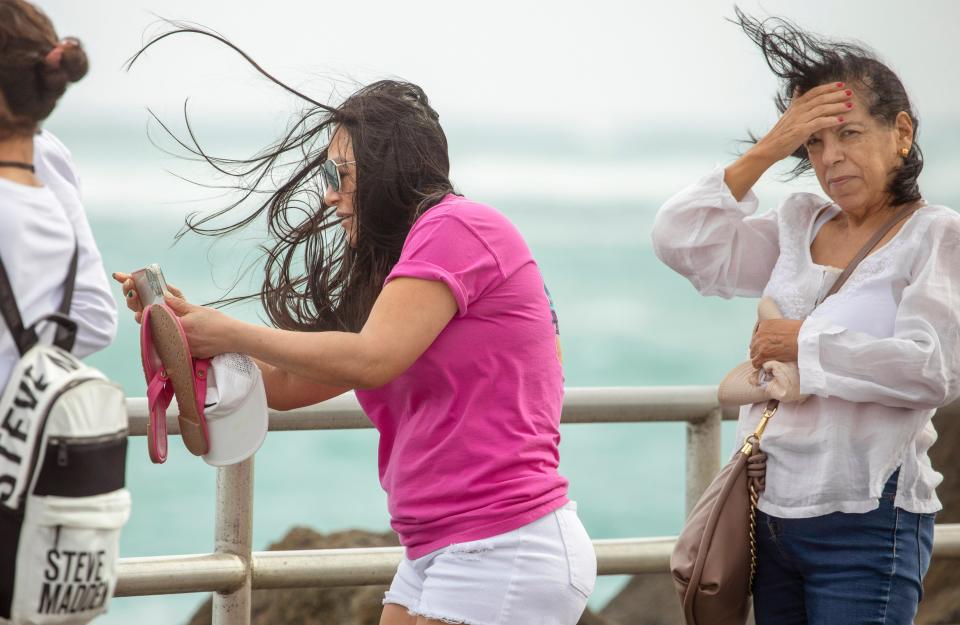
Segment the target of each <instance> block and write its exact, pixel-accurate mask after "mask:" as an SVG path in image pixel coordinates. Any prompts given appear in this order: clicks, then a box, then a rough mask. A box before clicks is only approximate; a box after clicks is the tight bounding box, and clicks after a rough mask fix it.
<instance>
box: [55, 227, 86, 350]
mask: <svg viewBox="0 0 960 625" xmlns="http://www.w3.org/2000/svg"><path fill="white" fill-rule="evenodd" d="M79 252H80V244H79V242H78V241H77V240H76V239H74V241H73V257H72V258H71V259H70V267H69V269H67V279H66V281H65V282H64V283H63V299H61V300H60V308H59V310H58V312H59V313H60V314H61V315H62V316H63V317H66V318H68V319H69V317H70V303H71V302H72V301H73V289H74V287H75V286H76V283H77V261H78V256H79ZM76 340H77V324H75V323H74V324H73V325H72V327H71V326H70V325H69V324H57V334H56V336H54V338H53V344H54V345H56V346H57V347H59V348H60V349H62V350H64V351H67V352H69V351H72V350H73V344H74V343H75V342H76Z"/></svg>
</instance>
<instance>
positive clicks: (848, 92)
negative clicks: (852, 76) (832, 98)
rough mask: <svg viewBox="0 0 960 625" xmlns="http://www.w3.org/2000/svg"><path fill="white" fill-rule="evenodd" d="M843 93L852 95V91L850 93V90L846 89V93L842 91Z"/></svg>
mask: <svg viewBox="0 0 960 625" xmlns="http://www.w3.org/2000/svg"><path fill="white" fill-rule="evenodd" d="M844 93H845V94H847V95H853V91H851V90H850V89H847V90H846V91H844Z"/></svg>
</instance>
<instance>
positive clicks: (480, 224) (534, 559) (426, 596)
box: [118, 31, 596, 625]
mask: <svg viewBox="0 0 960 625" xmlns="http://www.w3.org/2000/svg"><path fill="white" fill-rule="evenodd" d="M193 32H197V31H193ZM200 32H202V33H203V34H209V33H206V32H205V31H200ZM150 45H152V44H150ZM148 47H149V45H148ZM298 95H301V97H304V98H305V99H307V100H308V101H310V102H311V104H312V105H313V107H314V108H311V109H310V110H309V111H308V112H307V113H306V114H305V115H304V116H303V117H302V118H301V119H299V120H298V121H297V123H295V124H294V125H293V126H292V131H291V132H290V133H289V134H288V135H287V136H286V137H285V138H284V139H283V140H282V141H281V142H280V143H279V144H277V145H276V146H274V147H273V148H272V149H270V150H268V151H267V152H265V153H264V155H263V156H260V157H258V158H256V159H254V160H252V161H249V162H247V163H245V164H244V165H245V167H246V169H247V170H248V173H249V172H253V174H254V175H255V177H256V184H255V185H253V186H252V187H250V188H248V190H253V188H255V189H256V190H257V191H258V192H262V191H266V196H265V197H266V198H267V199H266V200H265V201H263V202H262V204H260V207H259V210H257V211H256V213H255V214H254V215H252V216H247V217H246V218H245V219H244V220H243V221H242V222H240V223H239V224H237V225H236V226H234V227H232V228H227V229H218V230H215V231H213V233H216V234H219V233H222V232H225V231H232V230H234V229H236V228H239V227H242V226H243V225H246V224H248V223H250V222H251V221H253V220H254V219H256V218H257V217H259V216H261V215H264V214H265V217H266V219H267V221H268V223H269V225H270V228H271V230H270V232H271V234H273V235H274V236H275V242H274V244H273V247H272V249H270V250H269V253H268V254H267V261H266V265H267V266H266V272H265V275H266V278H265V281H264V284H263V288H262V290H261V293H260V297H261V299H262V301H263V303H264V306H265V309H266V312H267V314H268V315H269V317H270V320H271V321H272V322H273V324H274V325H275V326H276V327H275V328H268V327H263V326H258V325H253V324H249V323H244V322H242V321H239V320H236V319H232V318H230V317H228V316H227V315H225V314H224V313H222V312H220V311H218V310H215V309H213V308H204V307H200V306H193V305H191V304H188V303H187V302H186V301H185V300H183V299H182V298H178V297H169V298H168V299H167V301H168V304H169V305H170V306H171V307H172V308H173V309H174V310H175V311H177V313H178V314H179V315H180V316H181V317H180V318H181V321H182V324H183V327H184V330H185V331H186V333H187V336H188V338H189V341H190V347H191V350H192V352H193V354H194V356H196V357H206V356H213V355H216V354H220V353H224V352H242V353H247V354H249V355H251V356H252V357H254V358H255V359H256V360H257V361H258V364H259V365H260V368H261V370H262V372H263V378H264V381H265V384H266V390H267V397H268V402H269V404H270V406H271V407H273V408H275V409H280V410H288V409H291V408H296V407H299V406H306V405H310V404H315V403H317V402H321V401H323V400H326V399H329V398H331V397H334V396H336V395H339V394H341V393H344V392H346V391H347V390H351V389H355V390H356V393H357V398H358V399H359V401H360V403H361V405H362V406H363V409H364V410H365V412H366V413H367V415H368V416H369V417H370V420H371V421H372V422H373V423H374V425H375V426H376V428H377V430H378V431H379V432H380V450H379V468H380V481H381V484H382V486H383V488H384V490H385V491H386V492H387V501H388V507H389V511H390V517H391V524H392V526H393V528H394V529H395V530H396V532H397V533H398V534H399V536H400V541H401V543H402V544H403V545H404V547H405V549H406V557H405V558H404V560H403V562H402V563H401V565H400V567H399V569H398V571H397V574H396V577H395V578H394V581H393V584H392V585H391V587H390V590H389V591H388V592H387V594H386V597H385V599H384V606H385V607H384V610H383V615H382V618H381V625H400V624H411V625H413V624H418V625H422V624H428V623H448V622H456V623H471V624H473V625H494V624H503V625H507V624H524V625H525V624H527V623H543V624H556V625H573V624H574V623H576V622H577V620H578V619H579V617H580V614H581V613H582V611H583V609H584V606H585V605H586V601H587V598H588V596H589V595H590V593H591V592H592V590H593V585H594V581H595V578H596V558H595V555H594V552H593V546H592V543H591V542H590V540H589V538H588V536H587V533H586V531H585V530H584V528H583V526H582V524H581V523H580V521H579V519H578V518H577V514H576V511H575V510H576V508H575V505H574V504H573V503H572V502H570V501H569V500H568V499H567V481H566V479H564V478H563V477H562V476H561V475H560V474H559V473H558V471H557V467H558V464H559V454H558V450H557V445H558V443H559V439H560V436H559V424H560V410H561V403H562V397H563V375H562V369H561V363H560V359H559V352H558V347H557V335H556V324H555V322H554V318H553V314H552V311H551V305H550V302H549V297H548V295H547V293H546V291H545V288H544V283H543V278H542V277H541V275H540V271H539V268H538V267H537V264H536V262H535V261H534V259H533V257H532V256H531V253H530V250H529V249H528V247H527V245H526V243H525V242H524V240H523V238H522V237H521V235H520V233H519V232H518V231H517V229H516V228H515V227H514V226H513V224H511V223H510V221H509V220H507V218H506V217H504V216H503V215H502V214H501V213H499V212H498V211H496V210H495V209H493V208H491V207H489V206H485V205H483V204H479V203H477V202H473V201H471V200H468V199H466V198H464V197H462V196H460V195H457V194H456V192H455V191H454V188H453V185H452V184H451V183H450V180H449V177H448V175H449V157H448V153H447V140H446V137H445V135H444V132H443V130H442V128H441V127H440V124H439V122H438V119H439V118H438V115H437V113H436V112H435V111H434V110H433V108H431V107H430V104H429V103H428V100H427V96H426V94H425V93H424V92H423V90H422V89H420V88H419V87H418V86H416V85H413V84H410V83H404V82H398V81H380V82H376V83H373V84H371V85H368V86H366V87H363V88H361V89H360V90H358V91H357V92H356V93H354V94H353V95H351V96H350V97H348V98H347V99H346V100H345V101H344V102H343V103H342V104H341V105H339V106H336V107H329V106H325V105H322V104H320V103H318V102H315V101H313V100H311V99H309V98H306V96H302V94H299V93H298ZM293 157H295V158H296V161H295V162H293V164H292V165H290V163H291V158H293ZM277 162H285V163H287V166H286V167H285V168H284V169H283V171H284V172H286V176H285V178H284V179H282V180H281V184H280V185H279V186H278V187H276V188H267V186H266V185H268V184H269V183H271V182H273V181H274V180H277V176H276V173H277V171H276V170H274V169H272V168H274V167H275V166H276V165H275V164H276V163H277ZM215 164H216V165H218V166H228V165H229V164H230V163H228V162H222V161H216V162H215ZM271 174H273V175H271ZM202 226H203V222H202V221H201V222H199V223H195V224H191V227H192V228H193V229H194V230H196V231H199V232H203V233H208V234H209V233H211V231H209V230H204V229H203V227H202ZM118 279H119V280H120V281H122V282H124V285H125V286H124V289H125V290H127V291H131V290H133V289H132V283H130V282H129V281H127V276H126V275H123V274H118ZM128 302H129V304H130V307H131V308H132V309H134V310H139V308H140V306H139V302H138V301H137V298H136V294H135V292H134V293H133V295H132V296H131V297H128Z"/></svg>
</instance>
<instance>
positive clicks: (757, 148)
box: [741, 139, 780, 171]
mask: <svg viewBox="0 0 960 625" xmlns="http://www.w3.org/2000/svg"><path fill="white" fill-rule="evenodd" d="M741 158H742V159H743V160H744V162H745V163H747V164H749V165H750V166H751V168H753V169H758V170H760V171H766V170H768V169H770V168H771V167H773V165H774V164H775V163H776V162H777V161H779V160H780V159H779V158H777V156H776V155H775V154H774V153H773V152H772V151H771V150H770V148H769V147H768V146H766V145H764V143H763V139H760V140H759V141H758V142H756V143H755V144H753V146H752V147H751V148H750V149H749V150H747V151H746V152H744V154H743V156H742V157H741Z"/></svg>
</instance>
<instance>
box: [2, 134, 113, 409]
mask: <svg viewBox="0 0 960 625" xmlns="http://www.w3.org/2000/svg"><path fill="white" fill-rule="evenodd" d="M34 164H35V165H36V167H37V177H38V178H39V179H40V181H41V182H43V184H44V185H46V186H45V187H42V188H41V187H30V186H27V185H22V184H18V183H15V182H12V181H10V180H7V179H5V178H0V224H2V227H0V258H3V263H4V266H5V267H6V269H7V275H8V276H9V277H10V283H11V286H12V287H13V292H14V295H15V296H16V298H17V304H18V306H19V308H20V315H21V317H23V322H24V324H25V325H30V324H31V323H32V322H33V321H34V320H36V319H37V318H38V317H41V316H43V315H45V314H49V313H53V312H56V311H57V309H58V308H59V307H60V300H61V299H62V298H63V286H64V282H65V281H66V277H67V269H68V268H69V265H70V258H71V257H72V255H73V246H74V233H76V237H77V242H78V245H79V253H78V258H77V282H76V288H75V289H74V292H73V300H72V303H71V306H70V317H71V318H73V319H74V320H75V321H76V322H77V326H78V328H77V341H76V344H75V346H74V348H73V353H74V354H75V355H77V356H79V357H81V358H82V357H84V356H87V355H89V354H91V353H93V352H95V351H97V350H100V349H103V348H104V347H106V346H107V345H109V344H110V342H111V341H112V340H113V338H114V336H115V335H116V330H117V307H116V304H115V303H114V301H113V296H112V295H111V293H110V287H109V284H108V282H107V275H106V272H105V271H104V268H103V261H102V260H101V258H100V252H99V251H98V250H97V246H96V244H95V243H94V240H93V233H92V232H91V231H90V225H89V224H88V223H87V217H86V214H85V213H84V210H83V205H82V204H81V203H80V189H79V187H80V181H79V177H78V176H77V173H76V170H75V169H74V166H73V160H72V159H71V157H70V153H69V151H67V148H66V147H64V145H63V144H62V143H61V142H60V141H59V140H58V139H57V138H56V137H54V136H53V135H52V134H50V133H49V132H46V131H44V132H43V133H42V134H40V135H38V136H37V137H36V139H35V140H34ZM47 326H52V324H47ZM51 330H52V327H51ZM50 333H51V332H50V331H48V332H46V333H45V334H44V336H47V335H48V334H50ZM19 358H20V356H19V354H18V353H17V348H16V345H15V344H14V342H13V337H12V336H11V335H10V331H9V330H8V329H7V325H6V323H5V322H4V321H3V319H2V317H0V390H2V389H3V387H5V386H6V384H7V379H8V378H9V377H10V372H11V370H12V369H13V366H14V364H16V362H17V361H18V360H19Z"/></svg>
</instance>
